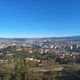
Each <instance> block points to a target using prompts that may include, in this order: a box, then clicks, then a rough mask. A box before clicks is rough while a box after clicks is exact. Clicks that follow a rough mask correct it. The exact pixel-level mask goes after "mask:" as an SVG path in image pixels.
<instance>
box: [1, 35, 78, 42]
mask: <svg viewBox="0 0 80 80" xmlns="http://www.w3.org/2000/svg"><path fill="white" fill-rule="evenodd" d="M37 39H64V40H80V35H78V36H67V37H43V38H0V40H13V41H14V40H15V41H26V40H37Z"/></svg>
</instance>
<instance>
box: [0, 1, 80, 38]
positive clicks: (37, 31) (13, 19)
mask: <svg viewBox="0 0 80 80" xmlns="http://www.w3.org/2000/svg"><path fill="white" fill-rule="evenodd" d="M72 35H80V0H0V37H47V36H49V37H51V36H72Z"/></svg>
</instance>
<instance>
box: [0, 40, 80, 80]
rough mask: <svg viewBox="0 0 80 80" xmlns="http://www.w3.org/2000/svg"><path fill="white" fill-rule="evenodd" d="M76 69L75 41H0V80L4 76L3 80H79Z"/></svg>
mask: <svg viewBox="0 0 80 80" xmlns="http://www.w3.org/2000/svg"><path fill="white" fill-rule="evenodd" d="M79 66H80V41H79V40H73V39H72V40H68V39H53V38H38V39H36V38H35V39H23V38H19V39H18V38H17V39H1V40H0V72H1V73H0V79H1V80H5V78H7V76H8V79H7V80H57V79H58V80H62V78H64V79H63V80H71V78H73V79H74V80H75V78H77V80H79V79H80V78H79V69H80V67H79ZM71 70H72V71H71ZM73 71H75V73H74V74H73ZM68 74H69V75H68ZM75 74H76V75H75ZM11 75H12V76H11ZM72 75H75V76H72ZM19 76H20V77H19ZM40 76H41V77H40ZM47 76H48V77H47ZM71 76H72V77H71ZM73 79H72V80H73Z"/></svg>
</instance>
